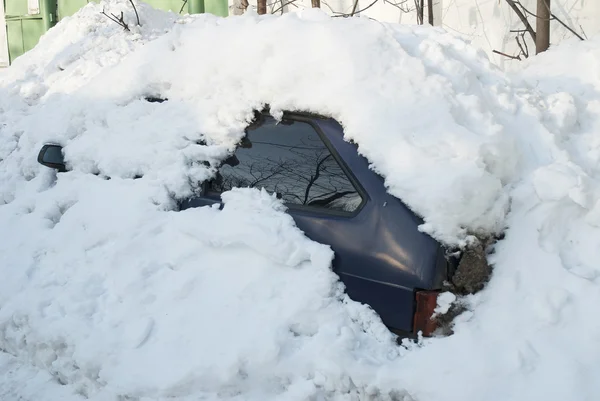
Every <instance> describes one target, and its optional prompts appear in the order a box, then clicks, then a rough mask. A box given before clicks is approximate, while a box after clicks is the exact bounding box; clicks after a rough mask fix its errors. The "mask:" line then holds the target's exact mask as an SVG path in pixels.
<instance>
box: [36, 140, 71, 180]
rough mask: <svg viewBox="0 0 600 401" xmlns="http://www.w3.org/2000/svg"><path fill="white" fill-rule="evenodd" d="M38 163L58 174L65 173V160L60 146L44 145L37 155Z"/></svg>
mask: <svg viewBox="0 0 600 401" xmlns="http://www.w3.org/2000/svg"><path fill="white" fill-rule="evenodd" d="M37 161H38V163H40V164H42V165H44V166H46V167H50V168H53V169H56V170H58V172H60V173H64V172H65V171H67V167H66V166H65V159H64V157H63V154H62V146H60V145H51V144H48V145H44V146H42V149H41V150H40V153H39V154H38V159H37Z"/></svg>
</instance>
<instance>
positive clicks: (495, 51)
mask: <svg viewBox="0 0 600 401" xmlns="http://www.w3.org/2000/svg"><path fill="white" fill-rule="evenodd" d="M492 53H496V54H499V55H501V56H504V57H508V58H509V59H511V60H521V56H511V55H510V54H506V53H502V52H501V51H498V50H492Z"/></svg>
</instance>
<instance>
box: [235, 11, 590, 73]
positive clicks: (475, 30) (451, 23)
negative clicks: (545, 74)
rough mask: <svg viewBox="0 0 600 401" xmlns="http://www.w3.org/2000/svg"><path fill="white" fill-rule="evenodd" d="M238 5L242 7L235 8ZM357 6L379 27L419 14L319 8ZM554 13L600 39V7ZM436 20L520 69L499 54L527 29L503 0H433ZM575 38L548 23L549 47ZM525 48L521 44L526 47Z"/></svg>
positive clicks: (510, 50)
mask: <svg viewBox="0 0 600 401" xmlns="http://www.w3.org/2000/svg"><path fill="white" fill-rule="evenodd" d="M240 2H241V1H240V0H229V9H230V14H234V13H235V7H240V5H239V3H240ZM236 3H238V4H236ZM249 3H250V7H256V0H249ZM267 3H268V7H267V10H268V12H269V13H275V14H278V13H279V12H278V11H277V10H280V9H281V8H282V6H281V3H280V2H267ZM520 3H521V4H522V5H523V6H525V7H526V8H527V10H529V11H530V12H532V13H535V12H536V7H537V0H520ZM284 4H287V5H285V6H283V10H284V11H285V12H290V11H292V12H293V11H298V10H299V9H303V8H310V7H311V6H312V4H311V1H310V0H295V1H293V2H290V4H288V2H285V3H284ZM355 4H357V7H356V10H357V11H358V12H357V13H356V14H357V15H361V16H365V17H369V18H374V19H376V20H377V21H381V22H394V23H401V24H410V25H412V24H416V23H417V13H416V7H415V2H414V1H413V0H410V1H406V0H378V1H375V2H373V0H335V1H332V0H321V8H322V9H323V10H324V11H325V12H327V13H329V14H331V15H343V14H346V15H349V14H350V13H352V10H353V8H354V5H355ZM427 4H428V3H427V2H425V11H424V14H425V23H426V24H427V23H428V21H427V19H428V10H427ZM552 12H553V14H555V15H556V16H557V17H558V18H560V19H561V21H563V22H564V23H565V24H566V25H567V26H568V27H570V28H571V29H573V30H574V31H575V32H577V33H578V34H579V35H581V36H583V37H589V38H592V37H593V36H594V35H597V34H599V33H600V29H599V26H600V25H599V24H598V21H599V20H600V2H598V1H590V0H552ZM433 16H434V22H433V24H434V25H435V26H441V27H443V28H444V29H446V30H448V31H449V32H452V33H453V34H455V35H459V36H460V37H462V38H463V39H465V40H467V41H469V43H470V44H471V45H472V46H474V47H476V48H478V49H481V50H483V51H485V53H486V54H487V55H488V57H489V58H490V59H491V60H493V61H494V62H495V63H496V64H497V65H499V66H501V67H502V68H503V69H507V70H509V69H510V70H515V69H520V68H521V67H520V62H519V61H515V60H511V59H509V58H507V57H505V56H502V55H499V54H495V53H494V52H493V51H494V50H498V51H501V52H504V53H507V54H509V55H514V56H516V55H518V54H519V53H520V49H519V46H518V44H517V41H516V37H517V35H516V34H515V33H514V32H510V31H511V30H522V29H524V25H523V23H522V22H521V20H520V19H519V17H518V16H517V14H516V13H515V12H514V11H513V10H512V9H511V8H510V6H509V5H508V3H507V2H506V1H505V0H434V1H433ZM527 16H528V20H529V23H530V24H531V26H532V27H533V29H535V23H536V21H535V17H533V16H531V15H527ZM572 38H575V35H574V34H573V33H572V32H570V31H569V30H568V29H566V28H565V27H564V26H563V25H561V24H560V22H558V21H552V22H551V23H550V39H551V41H550V42H551V45H553V46H555V45H558V44H560V43H562V42H563V41H567V40H570V39H572ZM524 41H525V42H526V44H527V48H526V50H527V51H528V53H529V56H533V55H535V43H534V42H533V40H532V39H531V37H530V36H529V34H526V35H525V36H524ZM522 42H523V41H522Z"/></svg>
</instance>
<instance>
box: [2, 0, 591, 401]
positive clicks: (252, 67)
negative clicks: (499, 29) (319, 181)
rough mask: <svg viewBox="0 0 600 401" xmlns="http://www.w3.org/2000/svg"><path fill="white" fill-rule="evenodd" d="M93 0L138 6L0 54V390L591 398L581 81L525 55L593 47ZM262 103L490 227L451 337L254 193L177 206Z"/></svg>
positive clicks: (392, 182) (458, 238)
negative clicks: (509, 61) (0, 67)
mask: <svg viewBox="0 0 600 401" xmlns="http://www.w3.org/2000/svg"><path fill="white" fill-rule="evenodd" d="M102 7H104V8H105V9H106V10H107V12H113V13H115V14H116V13H119V12H120V11H121V10H123V11H124V12H125V19H126V20H127V21H134V18H135V17H134V15H133V13H132V12H131V9H130V8H129V7H128V6H127V4H126V3H124V4H120V3H118V2H106V3H103V4H102V5H100V6H96V5H93V4H90V5H88V6H87V7H85V8H84V9H83V10H82V11H81V12H80V13H78V14H77V15H75V16H74V17H72V18H69V19H66V20H65V21H63V22H62V23H61V24H59V25H58V26H57V27H56V28H54V29H52V30H51V31H50V32H49V33H48V34H47V35H46V36H45V37H44V38H43V40H42V42H41V45H40V46H38V47H37V48H36V49H35V50H33V51H31V52H29V53H28V54H26V55H24V56H23V57H22V58H20V59H19V60H17V61H16V62H15V63H14V65H13V66H12V67H11V68H9V69H8V70H6V71H3V72H0V166H1V168H0V204H1V206H0V238H2V241H0V260H1V263H0V269H2V270H1V275H2V280H0V349H2V350H3V351H4V353H0V372H2V375H3V376H2V377H0V398H2V399H3V400H4V399H6V400H12V399H25V400H32V401H33V400H36V401H39V400H46V399H48V400H56V399H61V400H68V401H70V400H71V398H72V399H73V400H75V399H82V398H83V397H87V398H89V399H92V400H102V401H106V400H117V399H119V400H124V399H130V400H136V399H137V400H157V399H161V400H166V399H169V400H173V399H177V400H197V399H205V400H217V399H230V400H234V399H235V400H256V401H259V400H260V401H265V400H266V401H268V400H308V399H311V400H423V401H437V400H440V401H441V400H444V401H446V400H457V401H458V400H460V401H465V400H467V401H471V400H472V401H480V400H483V399H485V400H498V401H501V400H502V401H506V400H509V399H510V400H531V399H544V400H546V401H548V400H564V399H577V400H596V399H597V398H598V396H599V395H600V383H598V381H597V377H598V374H600V362H598V361H600V341H598V340H599V339H600V322H599V320H598V319H596V318H595V316H596V312H595V311H596V309H597V305H599V304H600V291H599V289H598V277H599V276H600V274H599V273H600V268H599V266H598V260H600V229H599V227H600V201H599V199H600V190H599V185H598V182H599V180H598V177H599V170H598V169H599V167H598V166H599V165H600V164H599V163H598V162H599V159H600V143H599V142H598V140H597V138H598V136H597V132H598V131H599V128H600V127H599V126H598V125H599V121H600V120H599V119H598V118H597V115H598V112H599V111H600V109H599V107H598V105H599V99H600V96H598V88H600V78H599V77H598V75H594V74H595V72H594V70H592V69H591V67H590V71H589V72H586V71H583V70H581V71H580V74H579V75H578V74H575V73H574V74H573V76H572V77H571V78H570V79H567V78H564V79H562V78H561V79H562V80H561V85H562V86H560V87H556V85H553V83H554V82H558V81H557V79H556V76H554V75H552V73H549V72H545V73H544V74H542V73H540V71H541V70H542V67H543V68H545V67H546V65H547V63H548V62H552V63H555V64H557V63H559V62H560V63H565V62H567V63H569V66H568V68H571V67H572V66H571V62H570V60H573V59H576V55H577V57H588V58H589V59H588V61H589V60H595V62H596V63H597V62H598V60H600V50H599V49H600V43H599V42H598V41H597V40H596V41H590V42H589V43H586V44H585V45H582V44H578V45H577V46H575V45H573V46H572V48H569V49H568V52H565V53H567V54H569V57H564V55H563V54H562V53H561V52H560V51H555V52H549V53H548V54H547V55H546V56H544V57H547V58H548V59H544V58H540V62H539V64H537V65H536V64H535V63H534V64H533V65H531V66H530V67H528V69H527V70H526V71H525V72H524V73H523V74H522V75H520V76H518V77H515V78H516V79H517V81H515V79H514V78H510V79H509V78H507V77H506V76H505V75H504V74H503V73H501V72H500V71H498V70H497V69H496V68H494V67H493V66H491V65H490V64H489V62H488V61H487V59H486V58H485V57H484V56H482V55H481V54H480V53H477V52H476V51H475V50H473V49H472V48H471V47H469V46H468V45H467V44H465V43H464V42H463V41H461V40H458V39H456V38H455V37H453V36H452V35H450V34H448V33H446V32H444V31H442V30H438V29H431V28H423V27H409V26H397V25H388V24H381V23H377V22H374V21H370V20H364V19H358V18H353V19H348V20H344V19H335V18H329V17H327V16H325V15H324V14H322V13H320V12H316V11H313V10H307V11H304V12H303V13H301V14H290V15H285V16H283V17H261V18H259V17H257V16H254V15H246V16H243V17H238V18H228V19H219V18H215V17H211V16H209V15H203V16H199V17H193V18H192V17H185V18H181V19H178V17H177V16H175V15H173V14H166V13H160V12H156V11H153V10H151V9H149V8H147V7H144V6H143V5H140V6H139V12H140V15H141V19H142V26H141V27H135V28H133V29H132V32H131V33H127V32H123V31H122V29H121V28H120V27H118V26H117V25H116V24H114V23H112V22H110V21H108V20H107V19H106V18H105V17H103V16H101V15H100V11H101V10H102ZM132 25H133V24H132ZM584 46H586V47H584ZM584 53H586V55H585V56H579V55H582V54H584ZM582 64H583V63H579V64H578V66H579V67H581V65H582ZM588 64H589V63H588ZM566 68H567V67H565V69H566ZM556 71H557V72H556V75H557V76H560V71H561V69H560V68H559V67H557V69H556ZM595 71H597V69H596V70H595ZM582 76H585V77H589V79H588V80H587V81H585V80H584V79H583V78H581V77H582ZM532 77H541V78H539V82H537V83H538V84H539V87H538V89H536V90H533V89H530V88H528V86H527V85H528V84H527V83H526V82H531V81H532V79H533V78H532ZM521 79H523V80H524V81H523V82H522V83H516V82H518V80H521ZM525 79H526V81H525ZM535 79H537V78H535ZM573 88H576V89H577V90H575V91H573V92H572V93H571V94H569V93H566V92H563V91H570V90H572V89H573ZM579 89H581V90H579ZM557 92H561V93H557ZM144 96H160V97H164V98H168V99H169V101H167V102H164V103H148V102H146V101H145V100H143V97H144ZM265 104H269V105H270V106H271V109H272V111H273V112H274V113H275V115H276V116H277V115H279V113H280V112H281V111H282V110H302V111H312V112H318V113H320V114H325V115H328V116H331V117H334V118H336V119H337V120H338V121H340V122H342V123H343V125H344V127H345V132H346V136H347V139H348V140H353V141H355V142H357V143H358V144H359V149H360V151H361V152H362V153H363V154H364V155H365V156H366V157H367V158H368V159H369V160H370V161H371V162H372V163H373V168H374V169H375V170H376V171H378V172H379V173H380V174H381V175H382V176H384V177H385V180H386V184H387V185H388V187H389V191H390V192H391V193H392V194H394V195H396V196H398V197H400V198H402V199H403V200H404V201H405V202H406V203H407V204H408V205H409V206H410V207H411V208H413V209H414V210H415V211H416V212H417V213H419V214H420V215H422V216H423V217H424V220H425V224H424V225H423V227H422V228H423V230H425V231H426V232H428V233H430V234H431V235H432V236H434V237H436V238H437V239H439V240H440V241H443V242H444V243H446V244H447V245H449V246H463V245H465V244H466V243H468V242H469V241H470V240H472V238H471V237H470V236H471V235H472V234H478V235H490V234H494V233H498V232H500V231H502V230H503V229H504V228H505V227H507V230H506V234H507V235H506V239H504V240H503V241H501V242H499V243H498V245H497V246H496V249H495V253H494V254H493V255H492V256H491V259H490V260H491V262H493V263H494V265H495V273H494V277H493V279H492V281H491V282H490V284H489V286H488V287H487V289H486V290H484V291H483V292H482V293H480V294H478V295H476V296H472V297H469V298H467V299H462V300H460V302H463V303H466V304H467V307H468V309H469V311H467V312H466V313H464V314H462V315H461V316H459V317H458V318H457V320H456V327H455V334H454V335H453V336H451V337H448V338H437V339H432V340H427V341H424V342H421V343H419V344H406V346H405V347H398V346H396V345H395V342H394V338H393V336H392V335H391V334H390V333H389V332H388V331H387V329H386V328H385V327H384V326H383V325H382V323H381V322H380V320H379V318H378V317H377V316H376V315H375V313H374V312H372V311H371V310H370V309H369V308H367V307H366V306H363V305H360V304H357V303H355V302H353V301H351V300H349V299H348V298H347V297H346V296H345V295H344V294H343V288H342V286H341V285H340V284H339V282H338V281H337V276H335V275H334V274H333V273H332V272H331V271H330V263H331V259H332V257H333V254H332V252H331V250H330V249H329V248H328V247H327V246H324V245H320V244H316V243H314V242H312V241H310V240H309V239H307V238H306V237H305V236H304V235H303V234H302V233H301V232H300V231H299V230H298V229H297V228H296V227H295V226H294V223H293V220H292V219H291V218H290V217H289V216H288V215H287V214H285V213H284V207H283V206H282V205H281V204H280V203H279V202H278V201H277V200H276V199H273V198H272V197H271V196H269V195H268V194H266V193H264V192H260V191H258V190H242V189H240V190H235V191H231V192H229V193H226V194H224V196H223V198H224V202H225V207H224V209H223V210H218V209H215V208H211V207H205V208H198V209H193V210H187V211H185V212H174V211H173V209H174V208H175V205H174V199H176V198H181V197H185V196H188V195H189V194H190V193H191V192H192V191H193V189H194V187H195V186H196V185H197V184H198V183H199V182H202V181H203V180H205V179H207V178H208V177H210V175H211V174H212V173H213V172H214V166H216V165H217V164H218V162H219V160H221V159H222V158H223V157H225V156H226V155H227V153H228V152H230V151H232V150H233V149H234V146H235V143H236V142H237V141H239V139H240V138H241V137H242V135H243V129H244V127H245V126H246V125H247V124H248V122H249V121H250V119H251V117H252V111H253V110H254V109H260V108H262V107H263V106H264V105H265ZM47 142H56V143H60V144H61V145H63V146H64V147H65V152H66V158H67V162H68V163H69V165H70V167H71V169H72V171H71V172H69V173H66V174H59V175H56V174H55V173H53V172H52V171H50V170H48V169H46V168H43V167H41V166H40V165H38V164H37V162H36V156H37V152H38V151H39V149H40V147H41V146H42V145H43V144H44V143H47ZM198 142H204V143H206V144H207V145H206V146H203V145H199V144H198ZM204 161H206V162H208V164H209V166H206V164H205V163H203V162H204ZM90 173H94V174H90ZM139 175H141V176H143V177H142V178H140V179H135V180H134V179H133V177H134V176H139ZM107 176H109V177H111V179H110V180H107V179H105V178H106V177H107ZM446 306H448V305H440V308H441V309H443V308H444V307H446ZM575 336H576V337H577V338H576V340H575V341H574V337H575ZM25 383H30V385H27V384H25ZM61 384H63V385H61ZM65 385H66V386H65ZM19 397H21V398H19Z"/></svg>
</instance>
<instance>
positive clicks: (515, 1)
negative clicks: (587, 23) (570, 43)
mask: <svg viewBox="0 0 600 401" xmlns="http://www.w3.org/2000/svg"><path fill="white" fill-rule="evenodd" d="M506 1H508V2H509V4H510V2H511V1H512V2H514V3H517V4H518V5H520V6H521V8H522V9H523V11H525V12H526V13H527V14H529V15H531V16H532V17H535V18H537V19H541V20H542V21H552V20H555V21H557V22H558V23H559V24H561V25H562V26H563V27H565V28H566V29H567V30H568V31H569V32H571V33H572V34H573V35H575V36H577V37H578V38H579V39H580V40H585V39H584V38H583V36H581V35H580V34H578V33H577V32H575V31H574V30H573V29H572V28H571V27H570V26H568V25H567V24H565V23H564V22H563V21H562V20H561V19H560V18H558V17H557V16H556V14H552V13H550V18H540V17H538V16H537V15H536V14H535V13H533V12H531V11H529V10H528V9H527V8H525V6H524V5H523V4H521V2H520V1H518V0H506Z"/></svg>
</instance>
